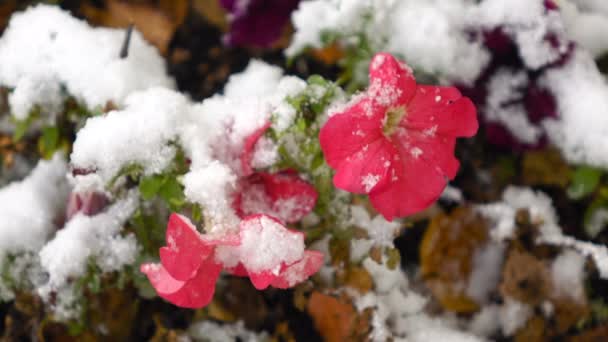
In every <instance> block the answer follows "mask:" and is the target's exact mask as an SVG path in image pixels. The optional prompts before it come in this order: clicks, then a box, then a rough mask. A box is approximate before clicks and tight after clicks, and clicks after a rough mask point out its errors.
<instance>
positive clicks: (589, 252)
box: [478, 186, 608, 279]
mask: <svg viewBox="0 0 608 342" xmlns="http://www.w3.org/2000/svg"><path fill="white" fill-rule="evenodd" d="M519 209H527V210H528V211H529V213H530V218H531V222H532V223H534V224H537V225H538V226H539V228H540V229H539V233H540V234H539V236H538V238H537V241H536V242H537V243H544V244H551V245H556V246H562V247H570V248H572V249H573V250H574V251H576V252H577V253H579V254H580V255H583V256H585V257H590V258H591V259H592V260H593V262H594V263H595V266H596V267H597V269H598V271H599V274H600V277H602V278H604V279H608V248H606V246H601V245H595V244H592V243H590V242H584V241H579V240H576V239H574V238H572V237H570V236H567V235H564V234H563V233H562V231H561V228H560V227H559V226H558V218H557V214H556V213H555V209H554V208H553V205H552V203H551V198H549V196H547V195H545V194H544V193H542V192H540V191H537V192H535V191H533V190H531V189H528V188H519V187H515V186H510V187H508V188H507V189H506V190H505V191H504V193H503V196H502V202H497V203H491V204H486V205H479V206H478V210H479V211H480V212H481V214H482V215H484V216H485V217H487V218H488V219H490V220H492V221H493V223H494V225H493V228H492V230H491V232H490V233H491V236H492V237H493V238H494V239H495V240H497V241H502V240H506V239H509V238H511V237H512V236H513V235H514V234H515V215H516V213H517V211H518V210H519ZM566 261H568V260H566ZM564 262H565V261H564ZM568 262H569V263H572V264H574V262H572V261H568ZM573 272H574V270H573ZM578 273H579V275H582V272H578Z"/></svg>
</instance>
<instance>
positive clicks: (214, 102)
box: [71, 60, 306, 232]
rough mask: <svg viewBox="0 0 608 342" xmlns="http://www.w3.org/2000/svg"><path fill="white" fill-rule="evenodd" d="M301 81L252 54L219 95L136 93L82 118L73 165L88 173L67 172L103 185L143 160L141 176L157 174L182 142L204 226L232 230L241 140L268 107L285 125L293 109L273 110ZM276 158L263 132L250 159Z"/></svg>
mask: <svg viewBox="0 0 608 342" xmlns="http://www.w3.org/2000/svg"><path fill="white" fill-rule="evenodd" d="M260 81H262V82H260ZM305 86H306V83H305V82H304V81H302V80H300V79H297V78H295V77H291V76H287V77H283V76H282V73H281V70H280V69H279V68H277V67H274V66H270V65H268V64H265V63H263V62H261V61H255V60H254V61H252V62H251V63H250V65H249V66H248V67H247V68H246V69H245V71H243V72H242V73H239V74H235V75H232V76H231V77H230V80H229V82H228V84H227V85H226V87H225V91H224V95H216V96H213V97H211V98H208V99H206V100H204V101H203V102H201V103H193V102H192V101H190V100H189V99H188V98H186V97H185V96H183V95H181V94H179V93H177V92H175V91H173V90H169V89H166V88H158V87H156V88H150V89H147V90H143V91H139V92H135V93H133V94H131V95H129V96H128V97H127V98H126V100H125V101H124V102H125V103H124V106H123V107H122V108H120V109H118V110H115V111H111V112H109V113H108V114H106V115H104V116H99V117H94V118H90V119H88V120H87V122H86V124H85V126H84V127H83V128H82V129H81V130H80V131H79V132H78V135H77V137H76V141H75V142H74V150H73V152H72V155H71V165H72V167H73V168H78V169H85V170H92V171H94V173H93V174H88V175H82V176H75V177H73V180H74V184H75V186H76V188H78V189H87V190H90V189H103V188H104V187H105V186H107V185H108V183H109V182H110V180H112V179H114V177H115V176H116V175H117V174H118V173H119V172H120V171H121V170H123V169H125V168H127V167H129V166H132V165H137V166H139V167H141V168H142V170H143V174H144V175H152V174H158V173H162V172H163V171H165V169H167V167H168V166H170V165H171V163H172V162H173V160H174V157H175V153H176V149H177V148H178V147H180V148H182V149H183V150H184V152H185V154H186V157H187V158H188V159H189V160H190V169H189V170H188V172H186V174H185V175H184V176H183V177H182V178H180V181H181V182H182V184H183V185H184V188H185V189H184V193H185V196H186V198H187V199H188V200H189V201H191V202H194V203H199V204H201V205H202V207H203V209H204V214H205V217H206V218H208V222H209V223H210V225H209V226H208V227H206V229H207V230H209V231H214V232H219V231H221V230H231V229H234V227H235V226H236V224H238V220H237V218H236V215H235V213H234V211H233V210H232V208H231V205H232V195H233V192H234V191H235V184H236V182H237V180H238V178H239V177H241V176H242V175H243V170H242V169H241V159H240V157H241V154H242V151H243V147H244V142H245V140H246V138H247V137H248V136H250V135H251V134H252V133H253V132H255V131H256V130H258V129H259V128H260V127H262V126H263V125H264V124H265V123H267V122H268V121H269V120H270V119H271V114H273V113H274V114H275V115H277V116H276V119H277V120H276V121H277V122H278V123H280V125H283V126H289V125H290V124H291V120H293V113H287V112H285V111H283V113H286V115H287V116H289V115H291V116H292V117H281V116H280V114H277V112H275V110H274V109H275V108H284V107H285V106H287V103H286V98H287V97H288V96H293V95H295V94H297V93H298V92H299V91H302V90H303V89H304V88H305ZM277 158H278V153H277V146H276V145H275V144H274V143H273V142H272V141H271V140H270V139H266V138H262V139H261V140H260V141H259V143H258V144H256V146H255V149H254V152H253V158H252V163H253V165H254V166H256V167H268V166H270V165H272V164H274V163H275V162H276V160H277Z"/></svg>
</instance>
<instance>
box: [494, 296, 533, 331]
mask: <svg viewBox="0 0 608 342" xmlns="http://www.w3.org/2000/svg"><path fill="white" fill-rule="evenodd" d="M532 313H533V311H532V308H531V307H530V306H529V305H527V304H525V303H521V302H518V301H516V300H515V299H512V298H506V300H505V302H504V304H503V305H502V306H501V307H500V309H499V316H498V319H499V321H500V325H501V327H502V333H503V334H504V335H506V336H512V335H513V334H514V333H515V332H517V330H519V328H521V327H523V326H524V325H525V324H526V322H527V321H528V318H530V316H532Z"/></svg>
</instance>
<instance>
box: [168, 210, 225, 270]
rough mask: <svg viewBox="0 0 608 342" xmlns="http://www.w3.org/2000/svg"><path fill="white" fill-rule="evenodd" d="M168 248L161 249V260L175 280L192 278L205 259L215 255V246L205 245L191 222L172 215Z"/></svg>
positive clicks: (169, 225) (169, 224)
mask: <svg viewBox="0 0 608 342" xmlns="http://www.w3.org/2000/svg"><path fill="white" fill-rule="evenodd" d="M166 239H167V246H165V247H162V248H161V249H160V252H159V253H160V260H161V263H162V264H163V266H164V268H165V269H166V271H167V272H168V273H169V274H170V275H171V276H172V277H173V278H175V279H178V280H188V279H190V278H192V277H193V276H194V275H195V274H196V272H197V271H198V269H199V267H200V266H201V264H202V262H203V260H204V259H206V258H208V257H209V255H210V254H211V253H213V246H212V245H208V244H205V243H203V241H202V240H201V237H200V235H199V233H198V232H197V231H196V229H195V228H194V226H193V225H192V223H191V222H190V220H188V219H187V218H185V217H183V216H181V215H178V214H172V215H171V217H170V218H169V223H168V225H167V232H166Z"/></svg>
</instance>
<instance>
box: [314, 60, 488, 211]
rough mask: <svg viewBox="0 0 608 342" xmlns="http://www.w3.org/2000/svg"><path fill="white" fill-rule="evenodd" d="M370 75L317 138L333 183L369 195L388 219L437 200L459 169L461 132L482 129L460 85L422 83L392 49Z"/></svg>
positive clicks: (374, 64)
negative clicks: (365, 87) (360, 91)
mask: <svg viewBox="0 0 608 342" xmlns="http://www.w3.org/2000/svg"><path fill="white" fill-rule="evenodd" d="M369 77H370V86H369V88H368V90H367V91H366V92H365V93H363V94H362V95H360V96H358V97H356V98H355V99H353V101H351V103H350V104H349V105H348V106H347V108H346V109H344V110H342V111H341V112H339V113H336V114H334V115H333V116H331V117H330V118H329V120H328V121H327V123H326V124H325V125H324V126H323V128H322V129H321V132H320V135H319V140H320V143H321V148H322V150H323V153H324V154H325V159H326V161H327V163H328V164H329V166H331V167H332V168H333V169H335V170H336V174H335V176H334V185H335V186H336V187H338V188H340V189H343V190H346V191H349V192H353V193H359V194H369V198H370V201H371V203H372V205H373V206H374V207H375V208H376V209H377V210H378V211H379V212H380V213H381V214H382V215H383V216H384V217H385V218H386V219H387V220H389V221H391V220H392V219H393V218H395V217H401V216H406V215H410V214H413V213H416V212H418V211H421V210H423V209H425V208H427V207H428V206H430V205H431V204H432V203H433V202H434V201H436V200H437V198H439V195H440V194H441V192H442V191H443V189H444V188H445V186H446V184H447V181H446V179H453V178H454V177H455V176H456V172H457V171H458V168H459V162H458V160H457V159H456V158H455V157H454V146H455V144H456V138H457V137H470V136H473V135H474V134H475V133H476V132H477V128H478V124H477V115H476V110H475V106H474V105H473V103H472V102H471V101H470V100H469V99H468V98H466V97H463V96H462V95H461V94H460V92H459V91H458V90H457V89H456V88H453V87H438V86H426V85H417V84H416V80H415V79H414V76H413V74H412V71H411V70H410V69H409V68H408V66H407V65H405V64H403V63H401V62H399V61H398V60H397V59H395V57H393V56H392V55H390V54H387V53H379V54H377V55H376V56H374V58H373V59H372V61H371V63H370V69H369Z"/></svg>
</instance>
